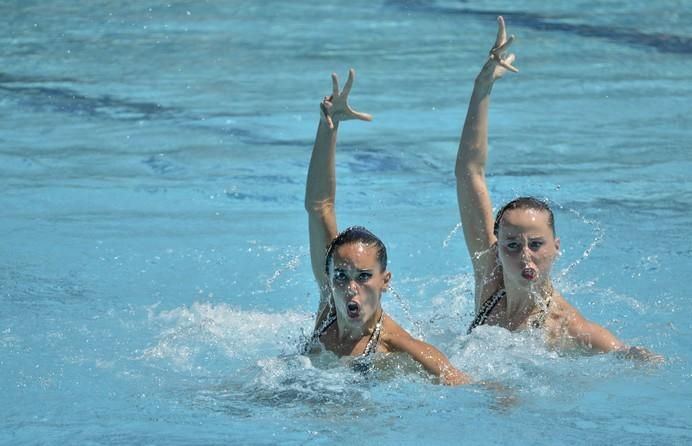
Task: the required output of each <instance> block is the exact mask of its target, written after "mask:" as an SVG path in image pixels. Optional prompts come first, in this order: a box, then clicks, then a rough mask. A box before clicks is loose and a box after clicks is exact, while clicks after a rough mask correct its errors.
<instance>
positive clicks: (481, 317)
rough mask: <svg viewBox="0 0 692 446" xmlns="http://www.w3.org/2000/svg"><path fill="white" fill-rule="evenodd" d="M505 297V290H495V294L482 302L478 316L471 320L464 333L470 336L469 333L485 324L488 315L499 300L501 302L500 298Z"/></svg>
mask: <svg viewBox="0 0 692 446" xmlns="http://www.w3.org/2000/svg"><path fill="white" fill-rule="evenodd" d="M505 296H507V292H506V291H505V290H497V291H496V292H495V294H493V295H492V296H490V299H488V300H486V301H485V302H483V305H481V308H480V310H478V314H477V315H476V317H475V318H474V319H473V322H471V325H470V326H469V329H468V330H467V331H466V334H471V331H472V330H473V329H474V328H476V327H478V326H479V325H483V324H485V321H486V320H487V319H488V316H490V313H491V312H492V311H493V309H495V306H496V305H497V303H498V302H500V300H502V298H503V297H505Z"/></svg>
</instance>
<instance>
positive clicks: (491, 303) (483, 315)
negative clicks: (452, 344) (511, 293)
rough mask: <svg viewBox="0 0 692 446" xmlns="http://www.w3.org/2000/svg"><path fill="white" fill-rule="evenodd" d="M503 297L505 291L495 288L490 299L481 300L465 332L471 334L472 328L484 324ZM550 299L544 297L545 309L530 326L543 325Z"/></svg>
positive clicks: (505, 294) (537, 326)
mask: <svg viewBox="0 0 692 446" xmlns="http://www.w3.org/2000/svg"><path fill="white" fill-rule="evenodd" d="M503 297H507V291H505V290H497V291H496V292H495V294H493V295H492V296H490V299H488V300H486V301H485V302H483V305H481V308H480V310H478V314H477V315H476V317H475V318H474V319H473V322H471V325H470V326H469V329H468V330H467V331H466V334H471V331H472V330H473V329H474V328H476V327H478V326H479V325H483V324H485V321H486V320H487V319H488V316H490V313H492V311H493V310H494V309H495V307H496V306H497V303H498V302H500V301H501V300H502V298H503ZM551 301H552V299H550V298H548V299H546V302H545V309H544V310H543V311H541V316H540V317H539V318H537V319H536V320H534V321H532V322H531V326H532V327H533V328H541V327H542V326H543V324H544V323H545V318H546V317H547V315H548V307H550V302H551Z"/></svg>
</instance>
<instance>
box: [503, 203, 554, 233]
mask: <svg viewBox="0 0 692 446" xmlns="http://www.w3.org/2000/svg"><path fill="white" fill-rule="evenodd" d="M513 209H534V210H537V211H545V212H547V213H548V226H550V229H551V230H552V231H553V237H555V216H554V215H553V211H552V209H550V206H548V203H546V202H545V201H543V200H539V199H538V198H536V197H519V198H515V199H514V200H512V201H510V202H509V203H507V204H505V205H504V206H502V208H501V209H500V210H499V211H497V215H496V216H495V226H494V227H493V234H495V237H497V234H498V232H499V231H500V222H501V221H502V217H503V216H504V215H505V212H507V211H511V210H513Z"/></svg>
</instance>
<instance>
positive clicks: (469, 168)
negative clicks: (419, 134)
mask: <svg viewBox="0 0 692 446" xmlns="http://www.w3.org/2000/svg"><path fill="white" fill-rule="evenodd" d="M497 21H498V31H497V39H496V40H495V45H494V46H493V48H492V49H491V50H490V57H488V60H487V62H486V63H485V65H484V66H483V68H482V69H481V72H480V73H479V74H478V76H477V77H476V80H475V83H474V86H473V92H472V94H471V100H470V101H469V108H468V112H467V113H466V120H465V121H464V127H463V130H462V133H461V141H460V142H459V151H458V153H457V160H456V168H455V174H456V178H457V199H458V201H459V212H460V213H461V223H462V226H463V229H464V238H465V240H466V246H467V248H468V250H469V255H470V256H471V260H472V262H473V267H474V271H475V272H476V277H477V279H478V277H479V275H480V274H483V273H484V272H485V271H487V267H488V262H490V261H494V258H492V259H491V258H490V257H494V256H483V255H481V254H482V253H485V252H487V251H488V249H489V248H490V247H491V246H492V245H493V244H494V243H495V240H496V239H495V236H494V235H493V223H494V220H493V213H492V204H491V202H490V194H489V193H488V188H487V186H486V183H485V164H486V160H487V158H488V107H489V106H490V92H491V90H492V88H493V84H494V83H495V81H496V80H497V79H499V78H500V77H502V75H503V74H504V73H505V72H506V71H507V70H510V71H514V72H516V71H518V70H517V69H516V68H514V67H513V66H512V62H513V61H514V55H513V54H509V55H505V53H504V52H505V50H506V49H507V48H508V47H509V45H511V43H512V41H513V40H514V36H510V37H509V39H508V38H507V33H506V31H505V22H504V19H503V18H502V17H498V20H497Z"/></svg>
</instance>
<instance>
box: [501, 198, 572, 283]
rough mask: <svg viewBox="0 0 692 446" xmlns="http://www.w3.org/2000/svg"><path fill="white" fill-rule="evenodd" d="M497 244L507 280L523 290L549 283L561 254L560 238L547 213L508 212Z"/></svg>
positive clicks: (523, 210) (528, 211) (528, 210)
mask: <svg viewBox="0 0 692 446" xmlns="http://www.w3.org/2000/svg"><path fill="white" fill-rule="evenodd" d="M497 245H498V250H497V251H498V257H499V259H500V263H501V264H502V270H503V272H504V275H505V280H506V281H511V282H513V283H514V284H516V285H519V286H524V287H525V286H528V285H531V284H532V283H533V284H535V283H542V282H544V281H546V280H548V278H549V275H550V269H551V267H552V266H553V262H554V261H555V258H556V257H557V256H558V254H559V252H560V239H558V238H556V237H555V236H554V235H553V230H552V228H551V227H550V224H549V214H548V212H546V211H543V210H537V209H512V210H509V211H506V212H505V213H504V215H503V216H502V221H500V226H499V230H498V234H497Z"/></svg>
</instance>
